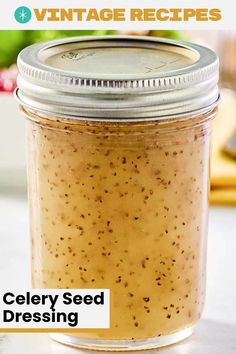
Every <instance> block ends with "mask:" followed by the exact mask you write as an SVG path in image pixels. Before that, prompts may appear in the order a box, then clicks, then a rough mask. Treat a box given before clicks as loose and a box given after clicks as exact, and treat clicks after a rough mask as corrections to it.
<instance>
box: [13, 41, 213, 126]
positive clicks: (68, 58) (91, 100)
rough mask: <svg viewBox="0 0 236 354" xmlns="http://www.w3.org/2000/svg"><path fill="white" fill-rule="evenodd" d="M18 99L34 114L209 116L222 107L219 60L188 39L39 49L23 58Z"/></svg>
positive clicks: (116, 117) (102, 117)
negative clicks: (218, 83) (212, 111)
mask: <svg viewBox="0 0 236 354" xmlns="http://www.w3.org/2000/svg"><path fill="white" fill-rule="evenodd" d="M18 68H19V76H18V89H17V91H16V95H17V98H18V100H19V101H20V102H21V104H22V105H23V106H26V107H27V108H28V109H30V110H31V111H33V112H40V113H41V114H44V115H49V116H50V115H54V116H60V117H67V118H72V119H86V120H88V119H95V120H99V121H104V120H105V121H110V120H112V121H120V120H122V121H123V120H124V121H140V120H156V119H157V120H159V119H165V118H167V117H168V118H176V117H178V116H182V117H183V116H186V115H190V114H194V115H195V114H200V113H205V112H207V111H209V110H211V109H213V108H214V107H215V106H216V105H217V102H218V98H219V93H218V87H217V82H218V71H219V64H218V58H217V56H216V55H215V53H214V52H213V51H211V50H210V49H208V48H205V47H202V46H199V45H196V44H192V43H186V42H179V41H173V40H167V39H159V38H152V37H135V36H103V37H96V36H90V37H74V38H66V39H60V40H54V41H48V42H42V43H39V44H34V45H32V46H30V47H27V48H25V49H24V50H23V51H22V52H21V53H20V54H19V57H18Z"/></svg>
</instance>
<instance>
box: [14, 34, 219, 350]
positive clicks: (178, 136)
mask: <svg viewBox="0 0 236 354" xmlns="http://www.w3.org/2000/svg"><path fill="white" fill-rule="evenodd" d="M18 67H19V72H20V74H19V79H18V90H17V92H16V95H17V97H18V100H19V101H20V104H21V110H22V111H23V113H24V114H25V116H26V117H27V140H28V183H29V204H30V225H31V237H32V281H33V287H35V288H64V289H69V288H75V289H77V288H78V289H81V288H94V289H99V288H108V289H110V291H111V296H112V299H113V304H112V307H111V321H110V328H109V329H97V330H90V331H88V330H87V331H86V330H84V331H81V330H80V331H79V332H78V333H71V334H68V333H61V334H53V335H52V337H53V338H54V339H56V340H58V341H60V342H63V343H66V344H70V345H74V346H77V347H86V348H92V349H109V350H137V349H148V348H154V347H160V346H163V345H169V344H171V343H175V342H178V341H180V340H182V339H184V338H186V337H187V336H189V335H190V334H191V332H192V330H193V328H194V326H195V324H196V323H197V321H198V319H199V318H200V316H201V312H202V307H203V302H204V295H205V267H206V263H205V261H206V240H207V217H208V186H209V185H208V174H209V167H208V166H209V140H210V131H211V120H212V118H213V117H214V115H215V111H216V106H217V103H218V88H217V80H218V60H217V57H216V56H215V54H214V53H213V52H212V51H210V50H209V49H207V48H204V47H201V46H198V45H194V44H188V43H182V42H175V41H170V40H160V39H156V38H147V37H127V36H116V37H81V38H73V39H71V38H70V39H63V40H57V41H52V42H46V43H41V44H36V45H33V46H31V47H28V48H26V49H25V50H23V52H21V54H20V55H19V59H18Z"/></svg>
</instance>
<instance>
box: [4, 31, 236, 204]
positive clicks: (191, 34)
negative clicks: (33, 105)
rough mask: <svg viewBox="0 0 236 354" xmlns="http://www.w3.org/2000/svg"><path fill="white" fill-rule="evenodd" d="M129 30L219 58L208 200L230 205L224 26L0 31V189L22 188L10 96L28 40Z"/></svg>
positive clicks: (234, 163) (229, 43) (234, 60)
mask: <svg viewBox="0 0 236 354" xmlns="http://www.w3.org/2000/svg"><path fill="white" fill-rule="evenodd" d="M107 34H133V35H136V34H137V35H147V36H156V37H166V38H172V39H180V40H187V41H192V42H196V43H199V44H203V45H206V46H208V47H211V48H212V49H213V50H215V51H216V52H217V54H218V55H219V57H220V87H221V97H222V99H221V103H220V108H219V113H218V115H217V118H216V119H215V121H214V123H213V143H212V159H211V193H210V201H211V203H214V204H228V205H234V204H235V205H236V138H235V139H234V133H235V132H236V99H235V90H236V33H234V32H229V31H220V32H218V31H173V30H171V31H140V32H137V31H136V32H135V31H134V32H132V31H131V32H128V31H120V32H114V31H106V30H104V31H70V30H64V31H56V30H55V31H54V30H49V31H45V30H44V31H40V30H38V31H20V30H18V31H0V117H1V120H2V124H1V129H0V193H1V192H2V193H4V192H6V191H8V190H9V189H10V190H13V189H14V190H17V191H18V192H19V191H20V192H22V193H24V194H25V193H26V173H25V145H24V119H23V118H22V117H21V116H20V114H19V113H18V107H17V103H16V102H15V100H14V97H13V91H14V89H15V87H16V76H17V68H16V58H17V55H18V53H19V51H20V50H21V49H23V48H24V47H25V46H28V45H30V44H33V43H36V42H39V41H43V40H49V39H55V38H60V37H67V36H82V35H107Z"/></svg>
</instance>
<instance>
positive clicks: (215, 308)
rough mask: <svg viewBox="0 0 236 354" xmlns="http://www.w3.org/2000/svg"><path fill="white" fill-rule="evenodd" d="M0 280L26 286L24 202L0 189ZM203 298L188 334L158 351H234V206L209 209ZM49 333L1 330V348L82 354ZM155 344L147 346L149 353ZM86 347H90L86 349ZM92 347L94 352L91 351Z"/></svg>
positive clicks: (30, 353) (5, 352) (12, 353)
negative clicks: (197, 318)
mask: <svg viewBox="0 0 236 354" xmlns="http://www.w3.org/2000/svg"><path fill="white" fill-rule="evenodd" d="M0 215H1V217H0V245H1V247H0V280H1V284H2V285H3V287H4V288H9V289H12V288H18V289H19V288H25V287H29V286H30V267H29V238H28V225H27V217H28V213H27V202H26V199H25V197H24V196H23V195H21V193H18V195H16V194H13V193H12V195H11V194H9V193H7V192H6V191H5V192H4V193H2V191H1V189H0ZM207 270H208V281H207V298H206V305H205V310H204V314H203V318H202V320H201V321H200V322H199V325H198V326H197V328H196V330H195V333H194V334H193V335H192V336H191V337H190V338H189V339H187V340H185V341H183V342H181V343H179V344H177V345H175V346H171V347H168V348H165V349H161V350H159V351H158V353H159V354H236V208H223V207H220V208H217V207H214V208H213V207H212V208H211V209H210V223H209V245H208V268H207ZM82 352H83V351H79V350H76V349H72V348H69V347H66V346H63V345H61V344H57V343H55V342H53V341H52V340H51V339H50V338H49V337H48V336H47V334H39V333H37V334H30V333H29V334H22V333H20V334H0V354H81V353H82ZM153 352H156V350H153V351H148V353H150V354H151V353H153ZM85 353H88V351H86V352H85ZM91 353H94V352H91Z"/></svg>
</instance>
